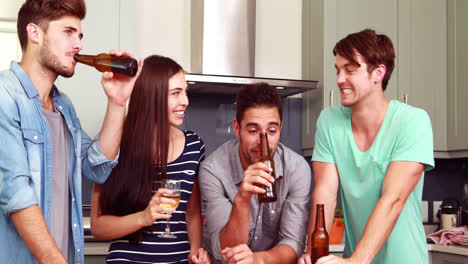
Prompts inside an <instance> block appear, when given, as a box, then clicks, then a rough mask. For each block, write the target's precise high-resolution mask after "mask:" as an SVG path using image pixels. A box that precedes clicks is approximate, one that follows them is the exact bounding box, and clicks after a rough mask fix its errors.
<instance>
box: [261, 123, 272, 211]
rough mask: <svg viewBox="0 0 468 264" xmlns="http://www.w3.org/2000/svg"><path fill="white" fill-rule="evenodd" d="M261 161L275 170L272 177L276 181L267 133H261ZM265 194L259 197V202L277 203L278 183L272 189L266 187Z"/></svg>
mask: <svg viewBox="0 0 468 264" xmlns="http://www.w3.org/2000/svg"><path fill="white" fill-rule="evenodd" d="M260 161H262V162H264V163H265V164H267V165H268V166H270V168H272V169H273V170H272V171H271V172H270V175H271V176H272V177H273V178H274V179H276V173H275V162H274V161H273V158H272V157H271V153H270V147H269V146H268V137H267V133H266V132H264V133H260ZM264 188H265V191H266V192H265V193H261V194H259V195H258V200H259V201H260V202H261V203H271V202H276V181H275V182H273V183H272V184H271V187H265V186H264Z"/></svg>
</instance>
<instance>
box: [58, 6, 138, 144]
mask: <svg viewBox="0 0 468 264" xmlns="http://www.w3.org/2000/svg"><path fill="white" fill-rule="evenodd" d="M124 1H125V0H99V1H96V0H93V1H90V0H88V1H86V5H87V13H86V17H85V19H84V20H83V21H82V25H81V26H82V31H83V34H84V37H83V50H82V51H81V52H80V53H82V54H97V53H103V52H104V53H107V52H109V51H110V50H111V49H126V50H130V51H132V50H134V47H129V46H125V45H122V42H123V41H121V38H124V36H121V33H120V32H121V30H120V28H121V22H120V17H121V16H123V15H128V16H132V12H129V13H128V14H126V11H131V10H128V9H123V6H122V5H123V2H124ZM126 43H128V42H126ZM130 43H131V42H130ZM56 85H57V86H58V88H59V89H61V90H62V91H64V92H65V93H66V94H67V95H68V96H69V97H70V98H71V100H72V102H73V104H74V106H75V108H76V111H77V113H78V117H79V118H80V121H81V125H82V127H83V128H84V130H85V131H86V132H87V133H88V134H89V136H90V137H94V136H95V135H97V133H98V132H99V130H100V129H101V125H102V122H103V120H104V115H105V113H106V107H107V97H106V95H105V94H104V90H103V88H102V85H101V73H100V72H98V71H97V70H95V69H94V68H92V67H89V66H86V65H80V64H77V66H76V68H75V75H74V76H73V77H71V78H63V77H59V78H58V79H57V81H56Z"/></svg>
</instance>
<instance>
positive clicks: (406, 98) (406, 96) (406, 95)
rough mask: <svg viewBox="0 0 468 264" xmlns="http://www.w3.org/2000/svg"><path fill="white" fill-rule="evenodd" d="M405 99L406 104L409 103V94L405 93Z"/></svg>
mask: <svg viewBox="0 0 468 264" xmlns="http://www.w3.org/2000/svg"><path fill="white" fill-rule="evenodd" d="M403 100H405V104H408V94H405V96H403Z"/></svg>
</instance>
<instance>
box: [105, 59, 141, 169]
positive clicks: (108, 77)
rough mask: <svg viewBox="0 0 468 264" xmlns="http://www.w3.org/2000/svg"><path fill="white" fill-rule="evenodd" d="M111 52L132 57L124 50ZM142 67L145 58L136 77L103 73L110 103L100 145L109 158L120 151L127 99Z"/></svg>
mask: <svg viewBox="0 0 468 264" xmlns="http://www.w3.org/2000/svg"><path fill="white" fill-rule="evenodd" d="M110 54H113V55H117V56H122V55H123V56H127V57H132V55H131V54H130V53H128V52H122V51H117V52H115V51H111V52H110ZM142 68H143V60H142V59H140V62H139V65H138V72H137V74H136V75H135V76H134V77H127V76H124V75H114V74H113V73H112V72H105V73H103V74H102V81H101V83H102V86H103V87H104V92H105V93H106V96H107V98H108V103H107V112H106V116H105V117H104V122H103V125H102V129H101V132H100V133H99V146H100V148H101V150H102V153H103V154H104V156H105V157H106V158H107V159H109V160H114V159H115V157H116V156H117V153H118V151H119V147H120V140H121V138H122V130H123V124H124V120H125V112H126V104H127V100H128V98H129V97H130V94H131V93H132V90H133V86H134V84H135V81H136V79H137V78H138V76H139V75H140V72H141V70H142Z"/></svg>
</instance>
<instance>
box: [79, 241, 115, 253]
mask: <svg viewBox="0 0 468 264" xmlns="http://www.w3.org/2000/svg"><path fill="white" fill-rule="evenodd" d="M109 244H110V242H104V241H101V242H97V241H93V242H85V252H84V254H85V255H88V256H89V255H107V252H108V251H109Z"/></svg>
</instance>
